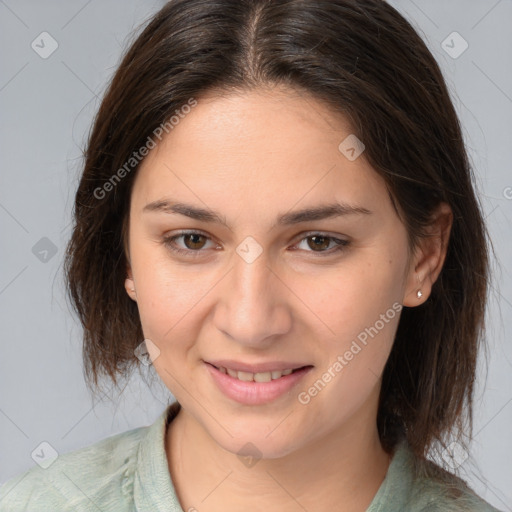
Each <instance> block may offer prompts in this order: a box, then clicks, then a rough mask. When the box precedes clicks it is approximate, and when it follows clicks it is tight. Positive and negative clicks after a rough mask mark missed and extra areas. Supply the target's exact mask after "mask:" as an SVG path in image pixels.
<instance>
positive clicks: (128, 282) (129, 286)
mask: <svg viewBox="0 0 512 512" xmlns="http://www.w3.org/2000/svg"><path fill="white" fill-rule="evenodd" d="M124 289H125V290H126V293H127V294H128V296H129V297H130V298H131V299H132V300H134V301H135V302H137V292H136V291H135V282H134V281H133V276H132V272H131V269H130V268H128V269H127V276H126V279H125V280H124Z"/></svg>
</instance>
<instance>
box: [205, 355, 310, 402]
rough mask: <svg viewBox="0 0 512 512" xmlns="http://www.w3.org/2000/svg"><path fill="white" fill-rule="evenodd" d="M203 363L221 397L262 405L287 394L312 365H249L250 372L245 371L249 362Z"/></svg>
mask: <svg viewBox="0 0 512 512" xmlns="http://www.w3.org/2000/svg"><path fill="white" fill-rule="evenodd" d="M204 363H205V365H204V366H205V368H206V369H207V370H208V374H209V376H210V378H211V379H212V381H213V383H215V385H216V386H217V389H219V390H220V391H221V392H222V394H223V395H224V396H225V397H227V398H229V399H231V400H234V401H235V402H237V403H240V404H244V405H264V404H267V403H270V402H272V401H274V400H277V399H278V398H279V397H282V398H283V399H289V398H291V397H292V391H293V388H294V387H296V386H297V385H298V384H299V382H300V381H301V380H302V379H303V378H304V376H305V375H306V374H307V373H309V371H310V370H312V369H313V368H314V367H313V365H300V364H291V363H281V362H277V363H266V364H264V365H253V366H252V369H253V370H254V371H252V372H251V371H247V370H249V369H250V368H251V367H249V365H245V364H241V363H237V362H231V361H229V362H227V361H226V362H224V361H223V364H220V363H219V362H214V363H213V362H207V361H204ZM241 367H242V368H241ZM256 370H257V371H256ZM286 397H287V398H286Z"/></svg>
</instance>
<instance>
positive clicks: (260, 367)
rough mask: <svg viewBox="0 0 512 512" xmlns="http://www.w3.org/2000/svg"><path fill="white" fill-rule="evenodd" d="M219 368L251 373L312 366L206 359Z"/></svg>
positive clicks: (278, 362) (277, 362)
mask: <svg viewBox="0 0 512 512" xmlns="http://www.w3.org/2000/svg"><path fill="white" fill-rule="evenodd" d="M205 362H206V363H209V364H211V365H213V366H216V367H217V368H220V367H221V366H222V367H224V368H227V369H229V370H233V371H238V372H249V373H263V372H271V371H273V370H275V371H282V370H288V369H291V370H296V369H297V368H302V367H303V366H312V365H308V364H303V363H296V362H286V361H268V362H266V363H258V364H249V363H242V362H240V361H233V360H232V359H218V360H215V361H205Z"/></svg>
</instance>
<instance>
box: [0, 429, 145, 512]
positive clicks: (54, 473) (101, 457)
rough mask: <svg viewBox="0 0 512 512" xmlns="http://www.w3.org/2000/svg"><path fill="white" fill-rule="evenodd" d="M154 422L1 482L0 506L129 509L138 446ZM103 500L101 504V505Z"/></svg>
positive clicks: (11, 509)
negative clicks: (127, 507) (125, 507)
mask: <svg viewBox="0 0 512 512" xmlns="http://www.w3.org/2000/svg"><path fill="white" fill-rule="evenodd" d="M147 429H148V427H138V428H135V429H132V430H129V431H126V432H123V433H121V434H117V435H114V436H110V437H108V438H106V439H102V440H101V441H98V442H97V443H94V444H92V445H90V446H87V447H84V448H80V449H78V450H74V451H71V452H68V453H64V454H61V455H58V456H57V458H56V459H55V460H54V461H53V462H52V463H51V465H50V466H49V467H47V468H46V469H44V468H43V467H40V466H34V467H32V468H30V469H29V470H27V471H25V472H24V473H21V474H19V475H16V476H14V477H12V478H11V479H10V480H8V481H7V482H5V483H4V484H3V485H2V486H1V487H0V511H1V512H21V511H33V510H59V511H65V510H70V511H71V510H95V509H96V507H98V508H102V507H103V506H105V505H106V504H109V505H110V506H109V507H107V510H124V508H123V503H126V505H129V503H130V497H131V488H130V486H131V485H132V480H131V478H130V477H131V476H132V475H133V471H134V470H135V466H136V463H137V450H138V446H139V443H140V440H141V438H142V437H143V436H144V433H145V431H146V430H147ZM100 504H101V506H99V505H100Z"/></svg>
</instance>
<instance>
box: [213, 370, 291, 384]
mask: <svg viewBox="0 0 512 512" xmlns="http://www.w3.org/2000/svg"><path fill="white" fill-rule="evenodd" d="M218 370H219V371H220V372H222V373H227V374H228V375H230V376H231V377H234V378H235V379H238V380H242V381H245V382H270V381H272V380H276V379H280V378H281V377H283V376H284V375H290V373H292V372H293V370H292V369H287V370H282V371H281V370H273V371H271V372H261V373H251V372H237V371H235V370H231V369H230V368H224V367H223V366H221V367H219V368H218Z"/></svg>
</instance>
